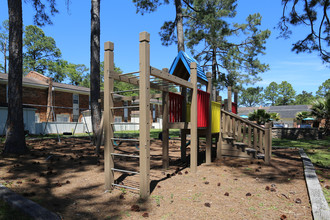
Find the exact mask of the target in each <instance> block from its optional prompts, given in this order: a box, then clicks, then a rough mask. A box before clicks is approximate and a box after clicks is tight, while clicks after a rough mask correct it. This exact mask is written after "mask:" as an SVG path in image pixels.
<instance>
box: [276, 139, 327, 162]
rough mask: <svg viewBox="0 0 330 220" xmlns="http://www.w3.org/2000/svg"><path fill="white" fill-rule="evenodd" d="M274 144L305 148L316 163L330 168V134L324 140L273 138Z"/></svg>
mask: <svg viewBox="0 0 330 220" xmlns="http://www.w3.org/2000/svg"><path fill="white" fill-rule="evenodd" d="M273 146H281V147H296V148H303V149H304V151H305V152H306V154H307V155H308V157H309V158H310V159H311V161H312V163H313V164H314V165H317V166H319V167H323V168H330V147H329V146H330V136H328V137H326V138H324V139H322V140H289V139H273Z"/></svg>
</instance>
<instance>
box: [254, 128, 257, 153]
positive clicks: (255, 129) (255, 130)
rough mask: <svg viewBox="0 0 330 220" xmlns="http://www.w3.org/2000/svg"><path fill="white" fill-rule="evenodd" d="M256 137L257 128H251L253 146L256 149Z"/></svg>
mask: <svg viewBox="0 0 330 220" xmlns="http://www.w3.org/2000/svg"><path fill="white" fill-rule="evenodd" d="M257 139H258V130H257V128H253V148H254V149H256V150H257V149H258V143H257Z"/></svg>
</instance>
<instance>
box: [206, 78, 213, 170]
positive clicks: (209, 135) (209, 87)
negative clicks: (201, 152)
mask: <svg viewBox="0 0 330 220" xmlns="http://www.w3.org/2000/svg"><path fill="white" fill-rule="evenodd" d="M206 77H207V81H208V84H207V92H208V93H209V94H210V101H209V103H208V105H209V118H208V120H209V121H208V126H207V129H206V149H205V157H206V158H205V163H206V164H211V159H212V105H211V102H212V75H211V73H210V72H207V73H206Z"/></svg>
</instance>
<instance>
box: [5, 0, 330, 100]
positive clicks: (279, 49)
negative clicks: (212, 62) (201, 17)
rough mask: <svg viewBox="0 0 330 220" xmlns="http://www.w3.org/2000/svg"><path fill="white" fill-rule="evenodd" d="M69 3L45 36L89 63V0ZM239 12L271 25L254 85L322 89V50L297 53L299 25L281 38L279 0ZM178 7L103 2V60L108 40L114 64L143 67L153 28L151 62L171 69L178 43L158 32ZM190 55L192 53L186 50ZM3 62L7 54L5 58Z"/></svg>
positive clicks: (257, 0) (29, 16) (254, 1)
mask: <svg viewBox="0 0 330 220" xmlns="http://www.w3.org/2000/svg"><path fill="white" fill-rule="evenodd" d="M0 2H1V7H0V21H1V22H2V21H3V20H5V19H7V18H8V10H7V1H5V0H0ZM64 2H65V1H63V0H62V1H61V0H57V4H58V8H59V10H60V13H59V14H57V15H55V17H52V21H53V23H54V24H53V25H47V26H45V27H43V28H42V29H43V30H44V32H45V34H46V35H47V36H51V37H53V38H54V39H55V41H56V43H57V46H58V47H59V48H60V50H61V51H62V57H63V59H65V60H68V61H69V62H72V63H76V64H85V65H86V66H88V67H89V57H90V48H89V41H90V1H71V5H70V11H69V13H68V12H67V10H66V6H65V4H64ZM237 11H238V13H237V16H236V18H235V19H234V20H233V21H234V22H237V23H242V22H244V20H245V18H246V17H247V16H248V15H249V14H252V13H257V12H259V13H260V14H261V16H262V17H263V19H262V25H261V29H262V30H264V29H267V28H268V29H270V30H271V31H272V34H271V37H270V38H269V39H268V40H267V44H266V48H267V49H266V54H265V55H263V56H260V59H261V61H262V62H264V63H267V64H269V66H270V70H269V71H267V72H265V73H262V74H260V76H261V77H262V79H263V80H262V81H261V82H259V83H257V84H255V86H263V87H266V86H267V85H268V84H269V83H270V82H272V81H275V82H277V83H281V82H282V81H288V82H289V83H291V84H292V86H293V88H294V89H295V90H296V91H297V94H298V93H300V92H301V91H302V90H305V91H307V92H313V94H314V95H315V92H316V91H317V90H318V87H319V86H320V85H321V84H322V83H323V82H324V81H325V80H327V79H329V78H330V73H329V68H327V67H326V66H325V65H324V64H322V62H321V60H320V58H319V57H318V56H317V54H298V55H297V54H295V53H294V52H291V45H292V43H293V42H295V40H297V39H300V38H302V36H304V34H305V33H307V32H306V31H308V29H307V28H306V27H298V28H294V29H293V31H294V35H293V36H292V37H291V38H290V39H288V40H284V39H277V37H278V35H279V31H278V30H277V29H274V27H276V26H277V23H278V22H279V19H280V17H281V13H282V5H281V1H280V0H267V1H265V0H249V1H247V0H239V1H238V8H237ZM33 13H34V12H33V10H32V7H31V6H30V5H29V4H25V3H24V1H23V23H24V25H30V24H33ZM174 17H175V9H174V6H173V5H167V6H161V7H159V9H158V10H157V11H156V12H154V13H151V14H145V15H144V16H142V15H140V14H136V8H135V6H134V4H133V3H132V2H131V1H130V0H126V1H109V0H103V1H101V60H103V43H104V42H105V41H112V42H114V44H115V63H116V66H118V67H120V68H121V69H122V70H123V71H124V72H131V71H136V70H138V67H139V59H138V55H139V51H138V46H139V42H138V37H139V32H142V31H148V32H149V33H150V35H151V40H150V44H151V65H152V66H154V67H157V68H159V69H161V68H165V67H167V68H169V67H170V65H171V63H172V61H173V59H174V58H175V56H176V54H177V47H176V45H172V46H169V47H165V46H162V45H161V42H160V36H159V34H158V32H159V31H160V27H161V26H162V24H163V23H164V21H167V20H173V19H174ZM187 52H188V53H189V51H187ZM0 59H1V60H2V58H0Z"/></svg>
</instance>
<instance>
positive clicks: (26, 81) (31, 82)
mask: <svg viewBox="0 0 330 220" xmlns="http://www.w3.org/2000/svg"><path fill="white" fill-rule="evenodd" d="M47 78H48V77H47ZM0 82H5V83H7V82H8V74H4V73H0ZM23 85H25V86H36V87H43V88H44V87H47V88H48V86H49V85H48V83H47V82H45V81H43V80H40V79H37V78H33V77H23ZM53 88H54V89H55V90H69V91H72V92H79V93H84V94H87V93H88V94H89V92H90V89H89V88H86V87H82V86H74V85H69V84H65V83H58V82H53Z"/></svg>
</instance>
